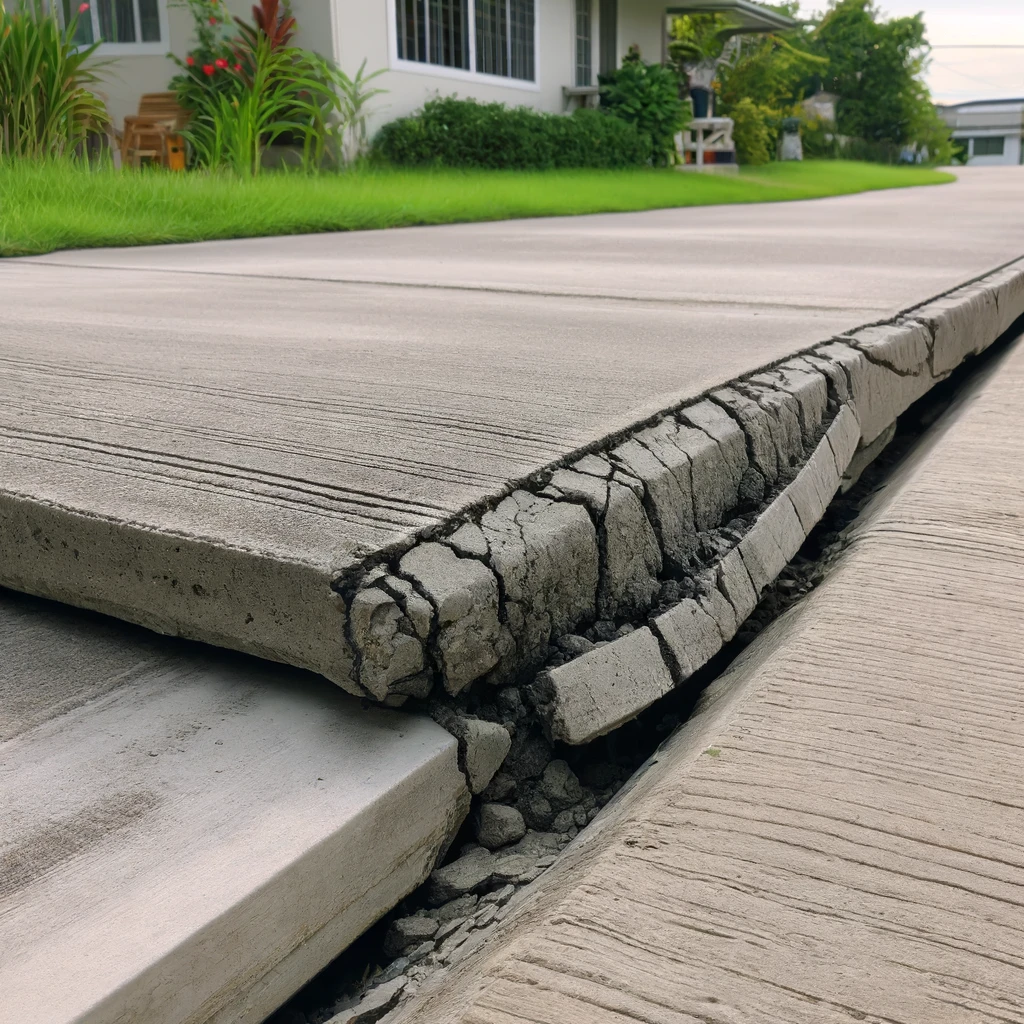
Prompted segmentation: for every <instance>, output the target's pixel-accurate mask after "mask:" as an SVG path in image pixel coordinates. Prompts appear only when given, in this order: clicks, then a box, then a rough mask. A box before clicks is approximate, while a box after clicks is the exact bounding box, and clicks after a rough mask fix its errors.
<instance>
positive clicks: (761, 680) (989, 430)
mask: <svg viewBox="0 0 1024 1024" xmlns="http://www.w3.org/2000/svg"><path fill="white" fill-rule="evenodd" d="M981 383H982V385H983V386H982V387H980V388H979V390H976V391H975V392H973V394H970V395H968V396H966V397H965V398H964V399H963V400H962V401H961V402H960V403H959V405H958V406H957V408H956V409H955V410H954V412H953V414H952V415H951V416H950V417H947V419H946V420H945V421H944V422H943V424H942V425H941V427H940V428H938V429H937V430H936V432H935V435H934V436H933V437H932V438H930V439H929V443H928V444H927V445H926V446H925V447H924V448H922V450H921V451H920V452H919V453H918V455H917V458H916V460H913V461H911V462H910V463H908V464H907V465H905V466H904V467H903V469H902V470H901V471H900V473H899V474H898V475H897V477H896V478H895V479H894V480H893V481H892V482H891V483H890V485H889V486H888V487H887V488H886V489H885V490H884V491H883V492H882V494H881V495H880V496H879V497H877V498H876V499H875V504H874V505H873V507H872V508H871V509H870V510H869V511H868V513H867V515H866V517H865V519H864V521H863V522H861V523H860V524H859V525H858V528H857V531H856V533H855V535H854V543H853V544H852V546H851V547H850V548H849V549H848V550H847V552H846V554H845V555H844V557H843V558H842V560H841V561H840V562H839V564H838V565H837V566H836V568H835V569H834V571H833V572H832V573H831V574H830V575H829V576H828V577H827V578H826V580H825V581H824V583H823V584H822V585H821V586H820V587H819V588H818V589H816V590H815V591H814V592H813V593H812V594H811V595H810V596H809V597H808V598H807V599H806V600H805V601H804V602H802V603H801V604H800V605H798V606H797V607H796V608H795V609H793V610H792V611H791V612H790V613H788V614H787V615H785V616H783V617H782V618H781V619H779V620H778V621H777V622H776V623H775V624H774V625H773V626H772V627H770V628H769V629H767V630H766V631H765V632H764V633H762V634H761V636H760V637H759V638H758V640H757V641H755V643H754V644H753V645H752V646H751V647H749V648H748V649H747V651H746V652H745V653H744V655H743V656H742V657H741V658H740V659H739V660H738V661H737V662H736V663H735V664H734V665H733V666H732V668H731V669H730V670H729V672H728V673H726V674H725V675H724V676H723V677H721V678H720V679H719V680H718V681H716V683H715V684H713V686H712V687H711V689H710V690H709V691H708V692H707V693H706V694H705V697H704V699H703V701H702V703H701V705H699V707H698V709H697V712H696V714H695V715H694V716H693V717H692V718H691V719H690V721H689V722H688V723H687V724H686V726H684V727H683V729H682V730H681V731H680V732H678V733H677V734H676V735H675V736H674V737H673V738H672V739H671V740H670V741H669V742H668V743H667V744H666V745H665V746H663V748H662V749H661V750H659V751H658V753H657V754H656V755H655V757H654V758H652V760H651V761H650V762H649V763H648V765H647V766H646V770H644V771H642V772H641V773H640V775H639V776H638V777H637V778H636V779H635V780H634V782H633V783H632V785H631V788H630V789H628V790H627V791H625V792H624V793H623V794H621V795H620V797H619V798H618V799H617V801H615V802H613V803H612V804H611V805H609V807H608V808H607V809H606V810H605V812H603V814H602V815H600V816H599V817H598V818H597V819H596V820H595V822H594V824H593V825H592V826H591V827H590V828H588V829H587V830H586V831H585V832H584V833H583V834H582V835H581V837H580V840H578V841H577V842H576V843H574V844H573V845H572V846H571V847H570V848H569V849H568V850H567V851H566V854H565V855H564V856H563V858H562V860H561V861H560V862H559V863H558V864H557V865H556V866H555V867H554V868H553V869H552V870H551V872H550V873H549V874H548V875H546V876H544V878H543V879H542V880H541V881H540V883H539V884H538V887H537V888H536V890H535V891H534V892H532V893H530V894H529V895H528V896H526V897H525V898H523V899H522V900H521V902H520V903H519V904H518V906H516V907H515V909H514V910H513V911H512V913H510V916H509V917H508V918H507V919H506V920H505V921H504V922H503V923H502V925H501V926H500V927H499V929H498V930H497V932H496V933H495V934H494V936H493V937H492V938H491V939H490V940H489V941H488V942H487V944H486V945H484V946H483V947H482V948H481V949H480V950H479V952H478V953H477V954H476V955H475V956H473V957H471V958H469V959H468V960H467V961H466V962H465V963H464V964H462V965H460V967H459V968H458V969H457V970H456V971H455V972H453V973H451V974H449V975H448V976H443V977H440V978H438V979H436V980H432V981H431V982H429V983H428V984H427V985H426V986H425V987H424V988H423V989H421V990H420V991H419V992H418V993H416V995H415V996H414V997H413V998H412V999H411V1000H410V1001H409V1002H408V1003H407V1004H406V1005H405V1006H402V1007H399V1008H398V1010H397V1011H396V1012H395V1013H394V1014H393V1015H391V1016H389V1017H387V1018H386V1021H387V1024H435V1022H437V1021H444V1022H446V1024H453V1022H465V1024H469V1022H472V1024H513V1022H515V1024H555V1022H557V1024H576V1022H579V1024H635V1022H636V1021H645V1022H650V1024H694V1022H696V1021H703V1022H712V1021H713V1022H715V1024H718V1022H725V1021H729V1022H740V1021H744V1022H746V1021H757V1022H762V1021H764V1022H769V1021H770V1022H779V1024H849V1022H850V1021H851V1020H860V1021H874V1022H882V1021H885V1022H888V1024H965V1022H970V1024H996V1022H1010V1021H1012V1022H1020V1021H1024V997H1022V992H1024V956H1022V953H1021V950H1022V942H1021V907H1022V906H1024V861H1022V857H1021V836H1022V835H1024V810H1022V806H1024V799H1022V792H1024V784H1022V781H1021V780H1022V778H1024V716H1022V715H1021V713H1020V709H1021V705H1022V699H1024V665H1022V662H1021V635H1022V634H1021V626H1020V623H1021V621H1022V618H1024V526H1022V523H1024V479H1022V477H1021V473H1020V436H1021V428H1022V426H1024V416H1022V412H1021V410H1022V409H1024V343H1019V344H1018V345H1017V347H1016V349H1015V350H1013V351H1012V352H1011V353H1010V355H1009V356H1008V358H1007V359H1006V360H1005V361H1004V362H1003V363H1002V365H1001V366H998V367H997V372H996V373H994V374H992V375H991V376H990V377H989V379H988V380H987V381H984V382H981Z"/></svg>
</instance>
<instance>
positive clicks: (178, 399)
mask: <svg viewBox="0 0 1024 1024" xmlns="http://www.w3.org/2000/svg"><path fill="white" fill-rule="evenodd" d="M1021 198H1024V178H1022V177H1021V176H1020V175H1018V174H1016V172H1015V171H1014V170H1013V169H1009V173H1007V172H1004V171H1003V170H1002V169H993V170H992V171H991V173H988V172H986V173H979V174H975V173H967V174H965V175H964V177H963V180H962V181H961V182H959V183H957V184H956V185H952V186H944V187H942V188H931V189H924V190H910V191H898V192H889V193H878V194H870V195H864V196H857V197H846V198H843V199H837V200H829V201H821V202H815V203H813V204H806V205H802V206H800V205H788V204H787V205H784V206H767V207H728V208H716V209H703V210H675V211H658V212H653V213H647V214H636V215H621V216H614V217H612V216H608V217H595V218H582V219H574V220H557V221H550V220H549V221H532V222H515V223H512V224H490V225H468V226H453V227H450V228H449V227H445V228H436V229H423V230H419V229H414V230H409V231H394V232H378V233H367V234H357V235H356V234H354V235H347V236H317V237H312V238H310V237H306V238H293V239H264V240H251V241H246V242H232V243H210V244H207V245H199V246H188V247H165V248H156V249H147V250H138V249H135V250H126V251H120V252H118V251H92V252H85V253H62V254H56V255H54V256H52V257H46V258H41V259H36V260H24V261H6V262H4V263H3V264H2V265H0V288H2V289H3V296H4V302H3V309H2V313H0V330H2V335H0V362H2V365H3V368H4V372H3V373H2V374H0V479H2V481H3V484H2V489H0V582H3V583H6V584H7V585H9V586H12V587H15V588H17V589H22V590H26V591H30V592H37V593H42V594H44V595H46V596H52V597H56V598H59V599H60V600H63V601H66V602H70V603H74V604H78V605H82V606H87V607H92V608H96V609H99V610H102V611H104V612H107V613H109V614H113V615H118V616H121V617H123V618H126V619H130V620H133V621H137V622H141V623H142V624H144V625H146V626H149V627H151V628H153V629H157V630H162V631H166V632H171V633H180V634H183V635H188V636H192V637H196V638H199V639H203V640H206V641H209V642H212V643H215V644H218V645H222V646H228V647H235V648H239V649H243V650H247V651H250V652H253V653H256V654H259V655H261V656H264V657H269V658H275V659H278V660H281V661H285V662H289V663H293V664H296V665H299V666H302V667H308V668H312V669H314V670H316V671H318V672H321V673H323V674H325V675H327V676H329V677H330V678H332V679H334V680H336V681H339V682H342V683H343V684H344V685H351V686H352V688H353V689H356V690H359V689H360V687H361V688H362V691H363V692H366V693H369V694H372V695H374V696H377V697H380V696H381V695H383V694H385V693H388V692H389V689H388V688H389V686H390V685H391V683H392V682H395V681H404V680H405V679H406V677H407V676H408V677H409V678H411V675H410V673H412V674H415V673H416V672H417V671H418V670H417V669H415V668H411V667H409V665H405V664H403V666H402V668H401V672H403V673H405V675H402V676H401V677H400V678H397V677H396V678H392V669H391V667H385V668H384V669H382V671H381V673H380V674H379V675H380V678H379V679H375V680H373V681H372V683H370V682H364V681H352V682H351V684H350V679H351V677H352V675H353V663H354V661H355V660H357V659H356V658H355V657H354V654H353V650H352V646H351V644H349V643H348V642H347V641H346V639H345V630H346V625H347V622H348V617H347V613H346V606H345V601H344V600H342V598H341V597H339V596H337V595H336V594H335V593H334V591H333V589H332V587H333V585H334V584H336V583H338V582H339V580H341V579H342V578H343V577H344V576H345V574H346V572H348V571H349V570H352V569H353V568H354V567H355V566H357V565H360V564H361V563H362V561H363V560H364V559H365V558H367V557H368V556H370V555H372V554H374V553H376V552H379V551H381V549H384V548H388V547H389V546H392V545H399V544H402V543H405V542H407V541H408V540H409V538H410V537H411V536H412V535H414V534H416V533H417V532H421V531H428V530H430V529H432V528H435V527H436V526H437V525H438V524H440V523H442V522H444V521H446V520H447V519H448V518H449V517H450V516H452V515H453V514H455V513H457V512H458V511H459V510H460V509H463V508H465V507H466V506H467V505H470V504H473V503H480V502H484V501H486V500H489V499H493V498H494V497H495V496H496V495H498V494H500V493H502V492H504V491H507V490H509V487H510V482H511V481H513V480H520V479H522V478H525V477H527V476H529V475H530V474H531V473H533V472H535V471H536V470H538V469H539V468H541V467H543V466H545V465H548V464H550V463H552V462H553V461H556V460H560V459H564V458H567V457H568V456H569V455H570V454H571V453H572V452H574V451H576V450H578V449H580V448H585V447H587V446H589V445H593V444H594V443H596V442H598V441H599V440H600V439H602V438H605V437H607V436H609V435H613V434H615V432H617V431H620V430H623V429H625V428H627V427H629V426H630V425H633V424H636V423H637V422H638V421H641V420H643V419H645V418H646V417H648V416H650V415H652V414H654V413H656V412H658V411H659V410H663V409H665V408H667V407H669V406H672V405H673V404H676V403H679V402H681V401H682V400H684V399H686V398H687V397H690V396H695V395H698V394H700V393H701V392H703V391H705V390H706V389H709V388H712V387H714V386H715V385H719V384H722V383H724V382H725V381H727V380H729V379H731V378H734V377H736V376H738V375H740V374H743V373H746V372H750V371H752V370H754V369H756V368H758V367H759V366H762V365H764V364H766V363H768V362H771V361H774V360H778V359H781V358H782V357H784V356H785V355H787V354H789V353H792V352H794V351H797V350H801V349H804V348H806V347H807V346H809V345H812V344H814V343H817V342H820V341H822V340H825V339H827V338H829V337H831V336H833V335H835V334H836V333H839V332H842V331H848V330H851V329H853V328H855V327H856V326H857V325H858V324H859V323H862V322H865V321H870V320H876V319H878V318H879V317H882V316H888V315H891V314H892V313H894V312H895V311H897V310H898V309H900V308H901V307H904V306H906V305H909V304H911V303H914V302H918V301H921V300H923V299H924V298H926V297H927V296H929V295H932V294H937V293H939V292H941V291H943V290H945V289H948V288H950V287H952V286H954V285H956V284H957V283H959V282H961V281H963V280H965V279H967V278H970V277H972V276H974V275H978V274H981V273H984V272H985V271H987V270H989V269H990V268H992V267H993V266H996V265H1001V264H1002V263H1004V262H1005V261H1007V260H1009V259H1012V258H1013V257H1016V256H1018V255H1019V254H1020V244H1019V242H1018V239H1019V237H1021V229H1024V202H1021V201H1020V200H1021ZM950 223H965V224H966V223H969V224H970V225H971V228H970V237H969V238H968V239H961V238H958V240H957V244H956V245H955V246H949V245H948V240H947V236H946V232H947V230H948V224H950ZM360 267H362V268H363V269H362V270H360V269H359V268H360ZM471 268H472V269H471ZM127 281H130V282H131V289H132V292H133V294H139V295H144V296H145V312H144V314H143V313H139V312H138V306H133V307H132V308H131V309H130V310H128V309H127V308H126V306H125V304H124V294H125V287H126V282H127ZM368 281H369V282H374V283H366V282H368ZM652 282H654V284H653V285H652ZM712 282H715V283H714V284H712ZM467 285H469V286H470V287H467ZM473 289H477V290H475V291H474V290H473ZM883 426H884V424H883ZM515 514H516V515H518V513H515ZM539 517H540V513H539V512H538V518H539ZM542 528H544V529H546V527H544V526H543V524H541V525H540V526H538V527H537V529H538V530H541V529H542ZM513 539H514V538H513ZM14 554H16V555H17V564H15V561H14V557H13V556H14ZM70 567H74V568H75V571H74V572H71V571H69V568H70ZM635 583H636V586H635V587H632V588H631V589H629V590H628V593H627V595H626V596H627V597H628V598H629V599H630V600H632V598H633V596H634V594H635V593H641V594H642V593H646V592H649V591H650V590H651V589H652V581H651V579H650V578H648V579H647V580H644V579H643V578H638V580H636V581H635ZM619 596H621V595H615V594H612V595H602V601H604V603H609V602H610V601H611V600H612V598H616V599H617V598H618V597H619ZM527 603H528V602H527ZM371 618H372V616H371ZM378 619H380V620H381V621H374V622H373V623H372V625H373V631H374V636H375V639H374V640H373V643H377V640H378V639H379V638H378V636H377V634H378V633H379V634H380V636H382V637H383V638H384V640H387V639H388V638H390V637H392V636H393V635H394V631H395V630H396V629H399V626H397V625H396V622H395V616H394V615H393V613H392V612H391V611H388V610H381V611H380V613H379V615H378ZM402 628H404V624H403V626H402ZM399 631H401V630H399ZM448 639H450V640H451V641H452V642H453V643H456V638H454V637H452V638H448ZM463 639H464V638H458V643H462V640H463ZM471 639H472V642H473V647H474V651H475V655H474V657H475V658H476V660H477V661H478V662H479V663H481V664H482V663H484V662H486V661H487V660H488V659H490V658H493V657H494V655H495V652H496V648H495V646H494V644H495V643H496V641H495V639H494V637H493V636H491V635H490V634H488V635H484V636H481V637H479V638H477V637H473V638H471ZM504 641H507V642H520V640H519V639H514V640H513V641H509V639H508V638H507V637H506V638H503V642H504ZM541 641H543V642H546V639H545V638H543V637H542V638H541ZM541 641H538V643H539V642H541ZM381 642H383V640H382V641H381ZM524 643H525V641H524ZM403 646H404V649H405V651H406V653H407V654H408V655H409V657H410V659H411V660H414V659H415V656H416V652H415V650H414V646H415V645H414V644H413V645H410V644H408V643H404V641H403ZM529 646H530V645H529V644H527V647H529ZM536 646H537V644H533V647H536ZM533 647H531V648H530V649H531V650H532V649H533ZM524 649H525V648H524ZM364 654H365V652H362V651H361V652H359V656H360V657H363V655H364ZM410 664H411V662H410ZM447 682H448V684H449V686H450V688H453V689H456V688H458V687H460V686H461V685H462V684H463V680H462V679H460V678H458V676H457V674H453V675H450V677H449V678H448V679H447Z"/></svg>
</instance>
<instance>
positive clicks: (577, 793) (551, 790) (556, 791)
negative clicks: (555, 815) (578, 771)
mask: <svg viewBox="0 0 1024 1024" xmlns="http://www.w3.org/2000/svg"><path fill="white" fill-rule="evenodd" d="M540 791H541V792H542V793H543V794H544V796H545V797H547V799H548V800H549V801H550V803H551V806H552V807H553V808H554V809H555V810H556V811H564V810H565V809H566V808H567V807H572V806H573V805H574V804H577V803H579V802H580V800H582V799H583V787H582V786H580V780H579V779H577V778H576V775H575V773H574V772H573V770H572V769H571V768H570V767H569V765H568V763H567V762H565V761H562V760H557V761H552V762H551V764H549V765H548V766H547V768H545V769H544V774H543V775H542V776H541V780H540Z"/></svg>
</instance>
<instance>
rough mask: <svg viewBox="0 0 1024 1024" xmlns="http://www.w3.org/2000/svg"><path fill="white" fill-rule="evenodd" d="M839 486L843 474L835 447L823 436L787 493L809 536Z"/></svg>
mask: <svg viewBox="0 0 1024 1024" xmlns="http://www.w3.org/2000/svg"><path fill="white" fill-rule="evenodd" d="M838 486H839V475H838V472H837V469H836V460H835V456H834V454H833V452H832V446H831V444H829V441H828V439H827V438H825V437H823V438H822V439H821V440H820V441H819V442H818V444H817V446H816V447H815V449H814V451H813V452H811V457H810V458H809V459H808V460H807V462H806V464H805V465H804V467H803V469H801V470H800V472H799V473H798V474H797V476H796V479H795V480H794V481H793V482H792V483H791V484H790V485H789V486H788V487H787V488H786V490H785V491H784V492H783V493H784V494H785V496H786V497H787V498H789V500H790V501H791V502H792V503H793V507H794V509H796V514H797V518H798V519H799V520H800V525H801V527H802V528H803V532H804V535H805V536H806V535H807V534H809V533H810V532H811V530H813V529H814V527H815V526H817V525H818V523H819V522H820V521H821V517H822V516H823V515H824V513H825V509H826V508H828V506H829V503H830V502H831V501H832V498H833V497H834V496H835V493H836V490H837V488H838Z"/></svg>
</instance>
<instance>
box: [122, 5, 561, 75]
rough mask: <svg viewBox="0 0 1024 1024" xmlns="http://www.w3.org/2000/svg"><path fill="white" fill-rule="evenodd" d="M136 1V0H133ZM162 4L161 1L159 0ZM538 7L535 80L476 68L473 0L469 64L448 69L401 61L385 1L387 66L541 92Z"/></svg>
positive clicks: (394, 16)
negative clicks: (386, 11) (496, 73)
mask: <svg viewBox="0 0 1024 1024" xmlns="http://www.w3.org/2000/svg"><path fill="white" fill-rule="evenodd" d="M136 2H137V0H136ZM160 2H161V3H162V2H163V0H160ZM540 9H541V5H540V2H539V0H534V5H533V74H534V81H532V82H529V81H527V80H526V79H523V78H506V77H505V76H504V75H488V74H484V73H483V72H481V71H477V70H475V68H476V2H475V0H468V9H467V11H466V17H467V21H468V23H469V27H468V32H469V67H470V70H468V71H467V70H466V69H465V68H450V67H447V66H446V65H444V64H429V63H427V62H425V61H419V60H404V59H403V58H401V57H399V56H398V3H397V0H388V66H389V67H390V68H391V70H392V71H408V72H411V73H412V74H414V75H429V76H430V77H431V78H450V79H453V80H454V81H457V82H476V83H478V84H481V85H492V86H501V87H502V88H505V89H521V90H522V91H523V92H540Z"/></svg>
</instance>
